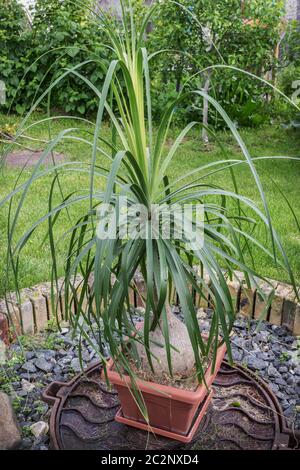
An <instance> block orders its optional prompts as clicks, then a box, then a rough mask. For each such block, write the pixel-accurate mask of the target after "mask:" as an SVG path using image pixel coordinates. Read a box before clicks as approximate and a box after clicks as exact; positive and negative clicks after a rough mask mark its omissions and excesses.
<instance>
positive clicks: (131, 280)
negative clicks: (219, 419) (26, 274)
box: [6, 2, 296, 400]
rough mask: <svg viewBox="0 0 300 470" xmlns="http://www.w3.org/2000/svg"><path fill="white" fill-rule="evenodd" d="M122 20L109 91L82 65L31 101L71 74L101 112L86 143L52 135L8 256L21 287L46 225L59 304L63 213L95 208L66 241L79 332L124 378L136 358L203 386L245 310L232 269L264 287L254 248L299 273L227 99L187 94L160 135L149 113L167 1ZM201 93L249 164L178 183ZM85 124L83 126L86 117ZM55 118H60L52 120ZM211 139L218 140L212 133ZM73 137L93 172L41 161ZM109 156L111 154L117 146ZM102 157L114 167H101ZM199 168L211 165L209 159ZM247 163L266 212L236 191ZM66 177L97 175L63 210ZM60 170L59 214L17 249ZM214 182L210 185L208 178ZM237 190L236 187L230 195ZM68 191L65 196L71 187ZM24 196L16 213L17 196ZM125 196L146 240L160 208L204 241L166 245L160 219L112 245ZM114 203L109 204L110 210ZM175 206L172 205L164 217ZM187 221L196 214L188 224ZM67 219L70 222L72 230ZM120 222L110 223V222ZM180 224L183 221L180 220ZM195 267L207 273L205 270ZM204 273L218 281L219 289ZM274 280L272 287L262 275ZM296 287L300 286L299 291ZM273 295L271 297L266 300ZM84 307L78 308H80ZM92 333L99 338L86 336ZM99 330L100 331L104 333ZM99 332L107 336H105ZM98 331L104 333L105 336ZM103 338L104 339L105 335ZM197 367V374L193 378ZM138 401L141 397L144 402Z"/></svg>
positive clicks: (18, 192) (101, 17)
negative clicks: (27, 254)
mask: <svg viewBox="0 0 300 470" xmlns="http://www.w3.org/2000/svg"><path fill="white" fill-rule="evenodd" d="M121 4H122V9H123V17H122V20H120V23H119V25H118V27H116V26H113V25H112V22H111V21H110V20H109V19H108V17H107V16H106V15H105V14H104V13H102V12H100V13H99V14H98V17H97V21H99V26H100V27H101V28H103V29H104V31H105V32H106V33H107V38H108V46H107V47H109V49H110V50H111V51H112V52H113V55H114V58H113V60H112V61H111V62H110V63H106V62H105V61H102V60H101V58H99V60H98V61H97V62H98V64H99V67H101V68H102V69H103V71H105V81H104V84H103V87H102V89H101V90H99V89H97V88H96V87H95V86H94V85H93V84H92V82H91V81H90V80H89V78H88V77H87V76H86V75H85V74H84V73H82V71H81V69H82V68H83V67H84V65H85V64H86V62H84V63H81V64H78V65H77V66H76V67H74V68H72V69H70V70H64V71H63V72H62V75H61V76H60V77H59V78H58V79H56V80H55V81H54V82H53V83H52V84H51V86H50V87H49V88H48V90H47V91H46V92H45V93H43V95H41V97H40V98H39V99H38V101H37V102H36V103H35V104H34V105H33V107H32V109H31V111H30V113H29V115H30V114H31V113H32V112H33V111H34V110H35V109H36V107H37V106H38V105H39V103H40V102H41V100H43V99H44V98H45V97H46V96H47V95H50V94H51V90H52V89H53V87H55V86H56V84H57V83H58V82H59V81H61V80H63V78H64V77H65V76H67V75H68V74H73V75H75V76H76V77H78V78H79V79H81V80H82V82H83V83H85V84H86V85H87V86H89V87H90V88H91V89H92V90H93V91H94V93H95V95H96V96H97V98H98V112H97V118H96V123H95V125H94V128H93V129H94V130H93V135H92V138H91V139H90V138H88V137H86V138H83V137H78V136H76V131H77V128H69V129H65V130H64V131H62V132H61V133H60V134H58V135H57V136H55V137H52V138H51V139H50V140H49V142H48V143H47V146H46V148H45V150H44V151H43V153H42V156H41V158H40V160H39V162H38V164H37V165H36V167H35V168H34V170H33V172H32V174H31V176H30V178H29V179H28V181H26V182H25V183H24V184H22V185H19V186H18V185H16V188H15V190H14V191H13V192H12V193H11V194H10V195H9V196H8V197H7V198H6V201H8V200H10V219H9V230H8V233H9V236H8V240H9V249H8V260H9V263H10V265H11V266H12V268H13V273H14V278H15V280H16V282H17V277H18V269H19V263H18V260H19V257H20V254H21V252H22V249H23V248H24V246H25V245H26V244H27V243H28V241H29V240H30V237H31V236H32V234H33V232H34V231H35V229H36V228H37V227H38V226H39V225H40V224H42V223H43V222H45V221H47V222H48V231H47V234H48V239H49V242H50V247H51V255H52V266H53V268H52V294H53V295H52V302H53V305H54V306H55V305H56V304H55V296H54V292H55V289H59V284H58V270H57V264H58V253H57V243H56V240H55V236H54V234H55V227H56V226H57V225H58V224H59V223H60V220H61V214H63V213H64V212H66V211H69V210H70V209H71V208H72V206H77V205H78V204H80V203H82V202H83V201H86V202H88V210H87V211H86V213H84V214H83V215H82V217H80V219H79V220H76V221H72V218H71V217H70V218H65V219H64V224H66V223H68V221H69V225H68V226H67V227H65V226H64V230H65V235H66V236H69V249H68V252H67V256H66V261H65V266H64V269H65V271H64V272H65V274H64V277H65V281H64V304H65V311H66V315H67V317H68V319H69V321H70V323H71V325H72V326H73V328H74V330H75V331H76V330H77V331H79V332H80V334H81V336H82V338H85V340H86V341H87V342H89V343H90V344H91V345H93V346H94V347H95V341H94V340H93V338H92V337H91V335H92V334H93V332H94V334H95V337H96V338H98V341H97V352H98V354H99V357H100V358H101V359H102V360H103V364H104V369H105V364H106V357H105V351H104V349H103V343H104V342H105V343H106V344H107V345H108V348H109V352H110V355H111V357H112V358H113V359H114V361H115V366H116V368H117V370H118V371H119V372H120V373H121V374H122V373H124V371H125V372H126V373H127V374H129V375H130V377H131V379H132V382H133V383H134V380H135V373H134V370H133V367H132V360H133V361H134V362H135V363H138V364H139V365H140V366H141V367H143V369H144V370H149V371H152V373H154V374H155V376H160V375H165V374H168V375H169V376H174V375H178V374H180V375H182V376H184V375H188V374H190V373H192V370H193V371H194V373H195V374H196V376H197V378H198V380H199V381H201V380H203V377H204V372H205V370H204V364H205V361H206V360H207V358H209V359H210V360H211V361H212V363H213V365H214V363H215V361H216V354H217V350H218V346H219V345H220V341H221V342H225V343H226V345H227V348H228V354H229V356H230V331H231V329H232V326H233V323H234V320H235V306H234V305H233V301H232V298H231V293H230V290H229V288H228V286H227V282H226V274H225V271H224V269H223V268H226V271H227V273H228V272H229V273H230V275H232V276H234V269H239V270H240V271H243V272H244V275H245V279H246V281H247V283H248V284H249V285H256V286H257V287H258V288H259V285H258V281H259V279H263V277H261V276H259V275H258V274H257V273H256V272H255V271H254V269H253V268H252V267H251V266H249V265H248V264H247V263H246V261H245V259H246V258H249V256H248V255H249V254H250V255H251V250H252V248H253V247H255V249H257V248H259V249H261V250H263V251H264V252H265V253H267V254H268V255H269V257H270V260H272V262H276V263H277V264H278V265H280V266H281V267H283V268H284V269H285V270H286V272H287V273H288V275H289V276H290V279H291V282H292V283H293V285H294V287H295V281H294V278H293V273H292V271H291V268H290V265H289V262H288V259H287V257H286V255H285V252H284V250H283V247H282V245H281V242H280V239H279V236H278V235H277V233H276V231H275V230H274V228H273V226H272V222H271V217H270V213H269V209H268V205H267V201H266V197H265V194H264V190H263V187H262V184H261V182H260V178H259V175H258V172H257V169H256V165H255V160H254V159H253V158H252V157H251V155H250V153H249V151H248V149H247V147H246V145H245V143H244V142H243V140H242V138H241V136H240V134H239V132H238V130H237V129H236V127H235V125H234V124H233V122H232V121H231V119H230V118H229V116H228V115H227V114H226V112H225V111H224V109H223V108H222V107H221V106H220V105H219V104H218V102H217V101H216V100H215V99H214V98H213V97H211V96H210V95H209V94H208V93H206V92H205V91H203V90H202V89H196V90H194V91H191V90H189V91H185V90H186V88H184V89H183V90H182V91H181V92H180V93H179V94H178V96H177V97H176V99H174V100H173V101H172V102H171V103H170V104H169V105H168V106H167V108H166V109H165V111H164V113H163V115H162V116H161V119H160V123H159V125H158V128H155V129H154V126H153V123H152V112H151V80H150V70H151V62H152V61H153V60H155V56H156V55H157V54H159V53H164V51H157V52H155V53H152V54H150V55H149V54H148V52H147V49H146V47H145V44H146V43H145V35H146V28H147V25H148V23H149V21H150V19H151V16H152V14H153V12H154V10H155V9H156V8H158V5H157V4H154V5H153V6H152V7H149V9H148V10H147V15H146V16H145V18H143V20H142V21H140V23H139V24H136V22H135V19H134V12H133V9H132V8H131V5H130V2H129V4H127V3H126V5H124V2H121ZM194 95H197V96H198V97H199V98H201V99H205V100H207V101H208V102H209V103H210V105H211V106H212V107H214V108H215V110H216V111H217V112H218V113H219V114H220V116H221V117H222V118H223V119H224V121H225V123H226V125H227V126H228V128H229V130H230V131H231V133H232V137H233V138H234V139H235V141H236V143H237V145H238V146H239V148H240V151H241V156H242V158H241V159H240V160H239V159H232V158H230V157H229V156H228V155H227V153H226V152H225V150H224V148H223V147H222V145H221V143H220V144H219V145H220V149H221V150H222V152H223V156H224V158H222V159H220V160H219V161H217V162H216V161H214V162H211V163H208V164H205V165H201V164H200V165H199V167H198V168H197V169H193V170H191V171H190V172H189V173H188V174H184V175H182V176H181V177H179V178H177V179H175V180H171V179H169V178H168V173H169V171H170V168H171V166H172V161H173V158H174V155H175V154H176V152H177V150H178V149H179V148H180V145H181V143H182V142H183V140H184V139H185V137H186V136H187V135H188V133H189V132H190V131H191V130H192V129H193V128H195V127H196V126H201V117H200V116H199V122H190V123H189V124H188V125H186V126H185V127H184V128H183V129H182V130H181V131H180V132H179V133H178V136H177V137H176V139H175V140H174V141H173V143H172V144H171V145H170V146H168V145H167V139H168V136H169V129H170V126H171V124H172V119H173V117H174V114H175V113H176V110H177V109H178V107H180V104H181V103H182V102H183V101H186V100H189V99H191V98H192V97H193V96H194ZM29 115H28V116H27V117H26V118H25V119H24V121H23V122H22V124H21V126H20V130H19V133H18V135H17V137H16V138H18V136H21V135H22V134H23V133H24V132H25V130H26V129H28V127H30V126H28V127H26V122H27V119H28V117H29ZM78 119H79V118H78ZM104 120H105V121H109V122H110V125H111V128H112V139H111V141H110V142H107V140H105V139H104V138H103V124H104ZM47 121H49V122H50V121H51V117H50V116H49V118H48V119H47ZM207 131H208V132H212V131H211V130H210V129H209V128H208V129H207ZM67 139H74V140H75V141H76V140H77V141H78V140H81V141H84V143H85V144H86V148H87V149H88V150H87V151H88V152H89V155H90V161H89V164H88V165H85V164H82V163H81V162H68V163H60V164H57V165H55V166H53V167H52V168H48V169H43V167H42V165H43V161H44V160H45V158H46V157H47V156H48V155H49V154H51V153H52V152H53V150H54V148H55V147H56V145H57V144H59V143H61V142H64V141H66V140H67ZM107 148H109V149H110V150H107ZM99 155H101V156H102V157H103V158H104V159H105V160H106V161H107V165H106V166H103V165H100V163H99V161H98V157H99ZM199 163H201V162H200V161H199ZM240 165H247V166H248V167H249V169H250V172H251V177H252V182H251V183H250V181H249V184H253V185H256V187H257V190H258V193H259V194H260V199H261V204H260V207H258V206H257V205H256V204H255V203H254V202H253V201H252V200H251V199H249V198H247V197H245V196H243V195H242V194H240V193H239V191H238V185H237V179H236V177H235V173H236V171H237V170H238V168H239V166H240ZM220 171H225V172H227V173H228V176H229V182H230V187H229V188H223V187H219V186H218V185H216V184H211V183H209V182H208V179H209V177H210V176H211V175H213V174H216V173H218V172H220ZM67 172H75V174H78V172H82V173H83V174H86V173H88V175H89V186H88V188H85V189H84V188H80V192H79V191H78V192H77V190H78V188H74V192H72V193H71V194H67V195H65V194H64V195H63V197H62V200H61V201H60V203H59V204H57V205H55V203H54V195H55V194H57V192H58V189H57V188H59V191H62V189H63V178H64V175H65V174H66V173H67ZM51 173H52V174H53V181H52V185H51V188H50V192H49V201H48V205H49V211H48V212H47V213H46V214H45V215H44V216H43V217H41V218H40V219H39V220H36V221H34V223H33V224H32V226H31V227H30V229H29V230H28V231H26V233H24V234H23V236H22V237H21V238H20V239H19V240H18V241H17V242H15V241H14V232H15V227H16V223H17V220H18V217H19V215H20V212H21V209H22V206H23V204H24V201H25V198H26V195H27V193H28V191H29V189H30V187H31V185H32V184H33V183H34V182H35V181H36V180H37V179H39V178H42V177H44V176H45V175H49V174H51ZM99 178H100V179H101V180H103V181H104V182H105V184H104V189H101V187H98V186H97V184H96V183H97V182H98V180H99ZM210 181H211V179H210ZM231 187H233V188H234V189H233V190H232V189H230V188H231ZM62 193H63V191H62ZM16 196H18V198H17V205H16V206H15V208H14V209H13V205H12V200H14V198H15V197H16ZM124 197H126V201H127V208H126V211H127V212H126V213H127V214H130V210H131V208H133V207H136V205H139V206H142V207H144V208H145V210H146V217H145V218H144V229H145V233H146V235H147V234H148V235H149V233H152V231H153V225H154V218H155V217H154V215H153V207H154V206H155V207H163V208H167V209H168V210H169V209H172V208H173V207H176V210H178V209H180V208H183V207H184V206H186V205H190V207H191V208H192V211H191V215H189V216H187V215H185V212H184V210H182V214H183V219H182V220H183V225H184V226H185V227H189V229H188V230H190V232H191V233H190V235H192V232H194V231H195V229H196V230H197V229H198V228H201V231H202V234H203V240H202V242H201V240H199V239H198V238H197V237H196V242H195V241H194V242H191V237H190V236H189V233H188V231H186V230H185V231H184V236H183V237H182V238H181V239H179V238H178V237H177V238H175V237H172V236H171V237H167V238H166V237H165V236H164V230H162V227H163V220H161V219H160V222H159V229H158V231H157V233H156V236H144V237H141V236H138V235H136V236H126V237H124V236H122V230H121V228H122V227H121V225H117V227H116V231H115V236H114V237H105V236H103V233H104V232H105V231H107V224H108V219H107V216H104V212H103V211H102V210H101V208H103V207H108V206H109V207H110V208H113V209H114V211H115V213H116V214H117V215H120V214H121V213H122V210H123V209H124V208H123V205H122V200H123V199H124ZM198 204H201V205H202V207H203V218H202V220H201V221H200V222H199V221H198V220H197V219H196V217H195V211H194V208H195V205H198ZM104 205H105V206H104ZM164 210H165V209H164ZM185 217H186V218H185ZM66 221H67V222H66ZM257 221H260V223H262V224H264V226H265V227H266V230H267V231H268V234H269V237H270V240H271V244H272V249H270V250H268V249H267V248H266V247H265V246H263V245H262V244H261V243H260V241H259V240H258V239H256V238H255V235H254V231H253V227H254V226H255V223H257ZM109 223H110V222H109ZM172 223H173V224H174V220H173V222H172ZM195 265H196V266H197V267H198V269H195ZM137 271H140V272H141V274H142V276H143V279H144V282H145V290H144V292H143V293H141V292H140V294H141V296H142V299H143V302H144V318H143V327H142V328H141V329H140V328H139V329H136V326H135V323H134V321H133V314H134V311H133V310H132V307H131V305H130V291H131V289H132V288H133V289H137V285H136V283H135V274H136V272H137ZM204 273H207V274H208V275H209V278H210V283H209V285H208V284H207V283H206V281H205V277H204ZM77 274H81V275H82V279H83V280H82V281H80V284H79V285H78V284H75V282H74V278H75V276H76V275H77ZM264 280H265V281H266V282H267V280H266V279H264ZM295 289H296V287H295ZM174 290H175V291H176V293H177V296H178V299H179V303H180V306H181V310H182V313H183V317H184V322H182V321H179V320H178V319H177V318H176V317H175V316H174V315H173V314H172V313H171V308H170V304H171V299H172V295H173V291H174ZM195 292H196V293H197V294H198V295H199V296H200V297H204V296H205V295H207V293H208V294H209V296H210V299H211V303H212V305H213V306H214V309H213V315H212V320H211V326H210V331H209V334H208V336H207V337H206V338H205V340H204V338H203V336H202V334H201V329H200V327H199V324H198V319H197V310H196V308H195V301H194V293H195ZM262 295H263V294H262ZM74 304H75V307H76V308H75V309H74V308H72V307H73V306H74ZM85 324H87V325H89V333H88V332H87V331H88V330H87V329H86V328H85ZM95 325H97V326H98V327H99V328H97V330H96V329H95ZM96 331H97V332H96ZM99 331H100V333H99ZM99 335H100V336H99ZM195 371H196V372H195ZM137 400H139V398H138V397H137Z"/></svg>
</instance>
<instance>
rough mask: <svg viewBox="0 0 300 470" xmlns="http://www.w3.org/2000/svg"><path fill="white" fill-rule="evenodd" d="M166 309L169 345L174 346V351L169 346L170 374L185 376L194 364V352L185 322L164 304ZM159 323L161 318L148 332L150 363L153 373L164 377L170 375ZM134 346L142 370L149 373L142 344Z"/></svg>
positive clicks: (148, 365) (149, 368) (189, 372)
mask: <svg viewBox="0 0 300 470" xmlns="http://www.w3.org/2000/svg"><path fill="white" fill-rule="evenodd" d="M166 311H167V321H168V327H169V340H170V345H171V346H173V347H174V348H176V351H175V350H174V349H173V348H171V363H172V374H173V375H181V376H183V377H186V376H189V375H190V374H191V372H192V370H193V368H194V365H195V358H194V352H193V348H192V345H191V342H190V337H189V334H188V331H187V328H186V326H185V324H184V323H183V322H182V321H180V320H178V318H176V316H175V315H174V314H172V312H171V308H170V306H169V305H167V306H166ZM161 323H162V320H161V321H160V324H158V326H157V328H156V329H155V331H152V332H150V335H149V336H150V338H149V340H150V350H151V353H152V356H151V358H152V365H153V369H154V374H155V376H157V377H164V376H166V375H167V376H170V370H169V365H168V359H167V351H166V347H165V338H164V335H163V331H162V324H161ZM136 346H137V351H138V354H139V357H140V360H141V368H142V370H143V371H145V372H149V373H151V372H152V370H151V366H150V364H149V362H148V357H147V354H146V351H145V348H144V346H143V344H141V343H137V344H136Z"/></svg>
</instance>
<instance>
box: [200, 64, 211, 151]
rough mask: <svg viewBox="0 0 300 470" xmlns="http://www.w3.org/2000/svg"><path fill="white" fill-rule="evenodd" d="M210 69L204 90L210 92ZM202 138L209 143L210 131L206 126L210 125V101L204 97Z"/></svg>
mask: <svg viewBox="0 0 300 470" xmlns="http://www.w3.org/2000/svg"><path fill="white" fill-rule="evenodd" d="M210 75H211V73H210V71H209V72H208V73H207V75H206V79H205V83H204V88H203V91H204V92H205V93H208V90H209V87H210ZM202 124H203V127H202V140H203V141H204V143H205V144H208V142H209V139H208V133H207V130H206V128H205V127H207V126H208V101H207V99H205V98H203V120H202ZM204 126H205V127H204Z"/></svg>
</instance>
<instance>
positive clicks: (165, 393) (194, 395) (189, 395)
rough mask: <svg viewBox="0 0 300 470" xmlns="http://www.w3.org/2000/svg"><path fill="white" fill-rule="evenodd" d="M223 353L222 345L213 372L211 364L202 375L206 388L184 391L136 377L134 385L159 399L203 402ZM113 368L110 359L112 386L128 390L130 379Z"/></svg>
mask: <svg viewBox="0 0 300 470" xmlns="http://www.w3.org/2000/svg"><path fill="white" fill-rule="evenodd" d="M225 353H226V344H225V343H224V344H222V345H221V346H220V347H219V348H218V353H217V361H216V365H215V370H214V372H212V364H211V363H210V365H209V366H208V368H207V370H206V372H205V374H204V375H205V380H206V384H207V387H206V386H205V384H204V383H202V384H199V385H198V387H197V388H196V390H184V389H180V388H177V387H173V386H171V385H163V384H159V383H156V382H152V381H147V380H143V379H140V378H138V377H137V378H136V379H135V381H136V385H137V387H138V389H139V390H140V391H141V392H146V393H150V394H152V395H156V396H159V397H161V398H169V399H173V400H177V401H181V402H185V403H190V404H195V403H197V402H200V401H201V400H203V399H204V398H205V396H206V395H207V393H208V391H209V389H210V387H211V385H212V383H213V381H214V378H215V376H216V375H217V373H218V370H219V368H220V366H221V363H222V361H223V358H224V356H225ZM113 366H114V360H113V359H112V358H110V359H109V360H108V362H107V376H108V378H109V380H110V382H111V383H112V384H114V385H119V386H123V387H127V388H128V389H131V388H132V384H131V379H130V377H129V375H127V374H123V375H122V376H121V375H120V374H119V373H118V372H116V371H114V370H112V368H113Z"/></svg>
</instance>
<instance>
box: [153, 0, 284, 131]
mask: <svg viewBox="0 0 300 470" xmlns="http://www.w3.org/2000/svg"><path fill="white" fill-rule="evenodd" d="M162 3H163V4H164V8H163V9H162V10H161V11H160V13H159V15H158V16H157V17H156V18H155V19H154V20H153V30H152V32H151V33H150V35H149V43H150V47H152V48H153V50H155V49H158V48H159V49H161V50H164V49H166V50H170V47H171V48H172V51H170V52H169V53H164V54H160V55H159V56H157V59H156V66H155V72H154V76H155V79H156V81H157V82H161V83H162V84H163V87H164V88H168V90H169V93H170V92H171V90H173V91H174V92H178V91H179V90H180V89H181V88H182V86H184V84H185V82H186V80H190V79H191V77H192V76H193V74H195V73H197V72H199V71H200V70H202V69H205V68H206V67H209V66H213V65H215V64H219V65H229V66H231V67H237V68H241V69H244V70H247V71H248V72H251V73H253V74H255V75H258V76H265V75H266V73H267V72H269V71H272V69H273V68H274V67H275V65H276V59H275V54H274V51H275V47H276V44H277V43H278V41H279V24H280V18H281V15H282V2H281V1H275V2H274V1H272V0H267V1H266V0H253V1H251V2H247V4H246V7H247V8H246V9H245V10H243V5H242V2H240V0H198V1H196V2H195V1H194V0H183V1H181V2H180V3H181V4H182V5H184V6H185V7H186V9H187V10H189V11H190V12H192V13H193V14H194V16H195V18H197V19H196V20H194V21H193V19H192V18H191V17H190V16H189V15H188V14H186V13H185V11H184V10H183V9H180V8H179V7H178V6H177V5H176V4H174V3H170V2H169V1H168V0H164V1H163V2H162ZM148 47H149V46H148ZM191 57H193V58H195V60H192V59H191ZM205 80H206V74H198V75H196V77H195V78H194V79H193V80H192V81H191V88H194V87H197V86H198V87H199V86H204V82H205ZM269 92H270V89H269V88H268V87H266V86H264V85H263V84H262V83H261V82H259V81H257V80H254V79H253V78H250V77H247V76H245V75H243V74H242V73H239V72H237V71H236V70H234V69H225V68H223V67H222V68H215V69H213V71H212V75H211V83H210V94H213V95H214V96H215V97H216V98H217V99H218V101H219V102H221V103H222V105H223V106H224V108H225V109H226V110H227V111H228V112H231V111H234V113H233V116H231V117H233V118H239V117H240V116H241V114H245V113H248V112H249V111H250V107H252V103H253V104H254V105H255V104H257V105H258V113H260V110H261V109H262V107H263V106H264V104H265V96H266V94H267V93H269ZM158 93H159V91H158ZM157 103H158V104H159V103H161V110H159V109H157V110H156V114H159V113H160V111H162V110H163V106H164V102H163V101H161V100H159V99H157ZM244 106H246V109H245V111H244V110H242V108H243V107H244ZM250 114H251V116H252V115H253V112H252V110H251V113H250ZM256 114H257V113H256ZM198 117H199V114H198ZM257 118H258V116H256V117H255V118H254V119H253V118H250V117H249V119H246V120H245V119H244V117H242V116H241V121H240V124H247V125H254V124H255V123H256V122H257V123H260V122H261V120H260V119H257ZM211 120H213V121H214V120H215V114H214V113H213V114H211Z"/></svg>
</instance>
